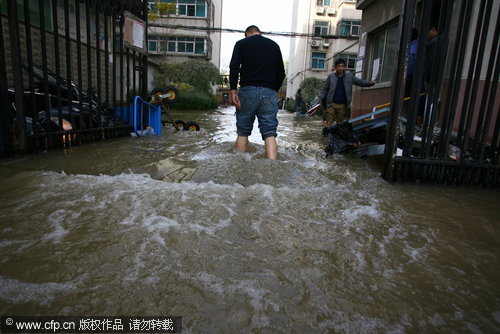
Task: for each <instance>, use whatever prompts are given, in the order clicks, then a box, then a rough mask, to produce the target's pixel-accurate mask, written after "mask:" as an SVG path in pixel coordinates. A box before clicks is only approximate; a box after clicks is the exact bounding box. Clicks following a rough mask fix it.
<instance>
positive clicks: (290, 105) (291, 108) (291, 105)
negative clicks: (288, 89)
mask: <svg viewBox="0 0 500 334" xmlns="http://www.w3.org/2000/svg"><path fill="white" fill-rule="evenodd" d="M285 109H286V110H288V111H290V112H295V100H292V99H290V100H288V102H287V103H285Z"/></svg>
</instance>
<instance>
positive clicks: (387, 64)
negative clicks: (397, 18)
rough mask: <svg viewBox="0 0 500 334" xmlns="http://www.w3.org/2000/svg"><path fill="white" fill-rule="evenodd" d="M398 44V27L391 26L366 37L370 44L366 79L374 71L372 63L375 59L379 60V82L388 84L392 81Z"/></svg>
mask: <svg viewBox="0 0 500 334" xmlns="http://www.w3.org/2000/svg"><path fill="white" fill-rule="evenodd" d="M397 42H398V25H397V23H396V24H391V25H389V26H387V27H386V28H384V29H383V30H382V31H378V32H376V33H375V34H372V35H369V36H368V43H369V44H370V54H369V57H368V59H369V60H370V61H369V64H368V65H369V73H368V77H370V78H371V77H372V73H373V71H374V70H376V69H374V68H373V63H374V60H375V59H379V61H378V63H379V71H378V78H377V80H378V81H379V82H389V81H391V80H392V75H393V73H394V70H395V63H396V56H397V55H396V53H397Z"/></svg>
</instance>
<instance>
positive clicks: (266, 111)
mask: <svg viewBox="0 0 500 334" xmlns="http://www.w3.org/2000/svg"><path fill="white" fill-rule="evenodd" d="M238 96H239V98H240V102H241V108H240V109H237V110H236V129H237V133H238V136H244V137H248V136H250V135H251V134H252V129H253V123H254V121H255V117H257V119H258V121H259V129H260V134H261V136H262V139H263V140H265V139H266V138H268V137H272V136H274V137H276V136H277V133H276V130H277V128H278V95H277V93H276V91H274V90H272V89H270V88H265V87H253V86H246V87H241V88H240V90H239V92H238Z"/></svg>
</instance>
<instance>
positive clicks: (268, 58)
mask: <svg viewBox="0 0 500 334" xmlns="http://www.w3.org/2000/svg"><path fill="white" fill-rule="evenodd" d="M238 78H239V84H240V89H239V92H238V90H237V88H238ZM284 79H285V66H284V65H283V57H282V55H281V50H280V48H279V46H278V44H276V43H275V42H274V41H272V40H270V39H269V38H266V37H263V36H262V35H261V32H260V30H259V28H257V27H256V26H253V25H252V26H249V27H248V28H247V29H246V30H245V38H244V39H242V40H239V41H238V42H236V44H235V45H234V49H233V56H232V58H231V63H230V65H229V83H230V86H231V102H232V103H233V104H234V106H236V128H237V134H238V137H237V139H236V149H237V150H239V151H242V152H246V150H247V148H248V136H250V134H251V133H252V129H253V123H254V121H255V117H257V119H258V121H259V129H260V134H261V136H262V139H263V140H264V145H265V151H266V157H267V158H269V159H276V157H277V154H278V153H277V152H278V145H277V143H276V136H277V133H276V130H277V128H278V97H277V91H278V90H279V89H280V87H281V84H282V83H283V80H284Z"/></svg>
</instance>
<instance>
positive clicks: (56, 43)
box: [52, 0, 70, 141]
mask: <svg viewBox="0 0 500 334" xmlns="http://www.w3.org/2000/svg"><path fill="white" fill-rule="evenodd" d="M52 25H53V26H54V31H53V32H54V57H55V63H56V80H57V111H58V113H57V117H58V120H59V130H61V131H62V130H63V121H62V118H63V117H62V94H61V69H60V61H59V31H58V29H57V27H58V22H57V0H52ZM67 88H68V91H69V88H70V87H69V83H68V87H67ZM59 140H60V138H58V141H59Z"/></svg>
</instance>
